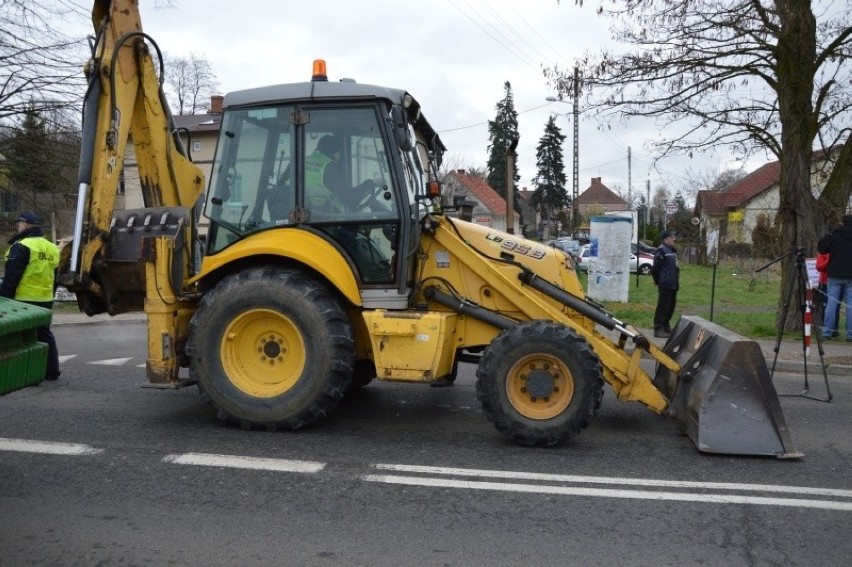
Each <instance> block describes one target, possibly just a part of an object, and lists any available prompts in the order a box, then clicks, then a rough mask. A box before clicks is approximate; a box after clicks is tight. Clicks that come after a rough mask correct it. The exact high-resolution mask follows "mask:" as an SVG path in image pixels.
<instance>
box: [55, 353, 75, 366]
mask: <svg viewBox="0 0 852 567" xmlns="http://www.w3.org/2000/svg"><path fill="white" fill-rule="evenodd" d="M76 356H77V355H76V354H63V355H62V356H60V357H59V363H60V364H62V363H63V362H67V361H69V360H71V359H72V358H75V357H76Z"/></svg>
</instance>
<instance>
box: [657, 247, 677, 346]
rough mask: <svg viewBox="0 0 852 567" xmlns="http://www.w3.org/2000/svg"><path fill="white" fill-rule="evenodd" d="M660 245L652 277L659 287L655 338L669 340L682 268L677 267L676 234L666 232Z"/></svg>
mask: <svg viewBox="0 0 852 567" xmlns="http://www.w3.org/2000/svg"><path fill="white" fill-rule="evenodd" d="M660 240H661V242H660V245H659V246H658V247H657V250H656V251H655V252H654V265H653V267H652V268H651V277H653V278H654V283H655V284H656V286H657V309H656V311H655V312H654V336H655V337H658V338H668V337H670V336H671V334H672V328H671V324H670V321H671V318H672V315H674V310H675V306H676V305H677V290H678V288H679V287H680V283H679V280H680V268H679V267H678V265H677V250H675V247H674V242H675V233H674V232H673V231H670V230H664V231H663V233H662V234H661V235H660Z"/></svg>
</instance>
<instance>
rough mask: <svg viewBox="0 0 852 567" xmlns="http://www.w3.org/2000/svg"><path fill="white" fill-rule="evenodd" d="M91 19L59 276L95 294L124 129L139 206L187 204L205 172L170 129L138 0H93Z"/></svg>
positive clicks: (124, 144)
mask: <svg viewBox="0 0 852 567" xmlns="http://www.w3.org/2000/svg"><path fill="white" fill-rule="evenodd" d="M92 20H93V23H94V26H95V30H96V37H95V42H94V45H93V50H92V59H91V60H90V61H89V62H88V64H87V66H86V75H87V78H88V80H89V86H88V90H87V93H86V99H85V106H84V116H83V140H82V150H81V158H80V170H79V180H78V181H79V187H78V191H79V192H78V200H77V217H76V226H75V231H74V241H73V245H72V249H71V257H70V259H67V263H66V265H65V266H63V270H62V272H63V274H62V275H61V283H62V284H63V285H65V286H67V287H68V288H69V289H72V290H74V291H77V292H78V295H79V293H80V292H84V293H90V294H94V295H95V296H102V295H103V293H104V292H103V290H102V284H103V282H99V281H98V280H99V278H98V277H97V276H96V275H95V269H94V265H95V263H96V261H97V260H98V258H102V257H105V256H107V255H108V254H109V251H108V250H105V248H108V247H109V238H110V236H109V232H110V224H111V222H112V217H113V212H114V208H115V198H116V194H117V191H118V188H119V179H120V176H121V174H122V170H123V167H124V157H125V152H126V149H127V141H128V136H132V138H133V143H134V147H135V151H136V161H137V163H138V167H139V178H140V184H141V187H142V196H143V202H144V204H145V207H182V208H186V209H189V208H191V207H193V206H194V205H195V203H196V201H197V200H198V198H199V196H200V195H201V194H202V192H203V187H204V179H203V174H202V173H201V171H200V170H199V169H198V167H197V166H195V165H194V164H192V163H191V162H190V160H189V159H188V158H187V157H186V155H185V152H184V150H183V148H182V147H181V144H180V141H179V140H178V139H177V137H176V135H175V131H174V126H173V121H172V118H171V114H170V112H169V110H168V106H167V104H166V102H165V99H164V96H163V94H162V89H161V81H162V76H163V71H162V59H161V57H160V54H159V52H157V56H158V59H160V69H159V73H158V72H157V70H156V69H155V67H154V62H153V60H152V55H151V52H150V51H149V46H148V44H147V43H146V41H145V40H146V39H149V41H150V38H147V36H145V34H143V33H142V31H141V30H142V26H141V23H140V16H139V10H138V6H137V3H136V2H135V1H133V0H112V1H109V0H97V1H96V2H95V4H94V8H93V10H92ZM151 43H152V44H153V42H151ZM155 47H156V46H155ZM175 284H176V285H178V284H179V282H175ZM102 299H103V298H102ZM105 303H106V304H108V303H109V301H106V302H105Z"/></svg>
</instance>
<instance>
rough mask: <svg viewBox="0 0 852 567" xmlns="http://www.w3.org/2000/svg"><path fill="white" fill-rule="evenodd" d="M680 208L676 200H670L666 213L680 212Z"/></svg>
mask: <svg viewBox="0 0 852 567" xmlns="http://www.w3.org/2000/svg"><path fill="white" fill-rule="evenodd" d="M679 209H680V207H678V206H677V203H676V202H674V201H669V202H668V203H666V213H667V214H669V215H673V214H675V213H676V212H678V210H679Z"/></svg>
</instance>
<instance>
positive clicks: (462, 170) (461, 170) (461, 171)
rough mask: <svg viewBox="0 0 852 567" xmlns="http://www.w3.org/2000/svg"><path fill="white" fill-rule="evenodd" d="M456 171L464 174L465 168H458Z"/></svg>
mask: <svg viewBox="0 0 852 567" xmlns="http://www.w3.org/2000/svg"><path fill="white" fill-rule="evenodd" d="M456 173H461V174H464V169H457V170H456Z"/></svg>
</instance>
